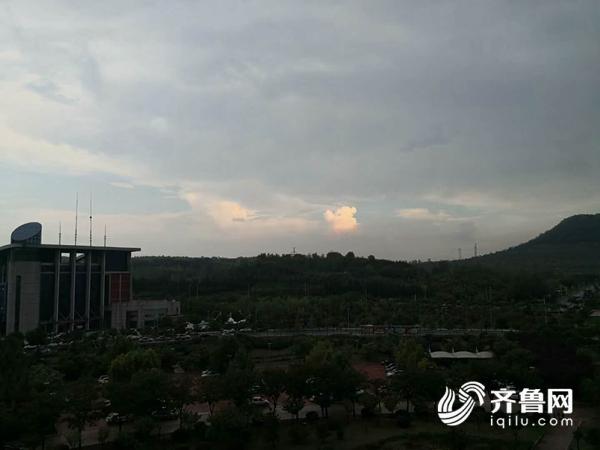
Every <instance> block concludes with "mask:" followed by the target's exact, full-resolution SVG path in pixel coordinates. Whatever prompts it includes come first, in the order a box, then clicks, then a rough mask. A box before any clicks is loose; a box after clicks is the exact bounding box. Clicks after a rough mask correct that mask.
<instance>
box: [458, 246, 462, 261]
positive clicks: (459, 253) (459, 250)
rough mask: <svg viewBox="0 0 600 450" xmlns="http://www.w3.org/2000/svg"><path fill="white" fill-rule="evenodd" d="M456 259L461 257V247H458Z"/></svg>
mask: <svg viewBox="0 0 600 450" xmlns="http://www.w3.org/2000/svg"><path fill="white" fill-rule="evenodd" d="M458 259H462V248H460V247H458Z"/></svg>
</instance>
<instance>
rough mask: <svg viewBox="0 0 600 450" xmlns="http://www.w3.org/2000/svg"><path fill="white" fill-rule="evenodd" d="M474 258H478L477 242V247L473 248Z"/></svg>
mask: <svg viewBox="0 0 600 450" xmlns="http://www.w3.org/2000/svg"><path fill="white" fill-rule="evenodd" d="M473 256H475V257H477V242H475V245H474V246H473Z"/></svg>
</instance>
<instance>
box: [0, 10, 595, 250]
mask: <svg viewBox="0 0 600 450" xmlns="http://www.w3.org/2000/svg"><path fill="white" fill-rule="evenodd" d="M77 193H78V196H79V227H78V231H79V242H82V241H83V243H86V242H89V214H90V213H89V203H90V195H91V196H92V198H93V217H94V219H93V242H94V244H98V245H101V244H102V241H103V234H104V226H105V225H106V227H107V240H108V244H109V245H127V246H129V245H131V246H139V247H141V248H142V254H146V255H187V256H245V255H256V254H259V253H263V252H266V253H290V252H292V251H293V249H294V248H295V249H296V251H297V252H299V253H314V252H316V253H326V252H329V251H339V252H342V253H345V252H348V251H353V252H354V253H355V254H357V255H363V256H367V255H370V254H373V255H375V256H377V257H382V258H389V259H402V260H413V259H421V260H426V259H429V258H431V259H453V258H456V257H457V256H458V248H462V249H463V250H462V252H463V255H464V256H468V255H469V254H471V253H472V251H473V245H474V243H475V242H477V244H478V247H479V251H480V253H487V252H493V251H497V250H500V249H503V248H506V247H508V246H512V245H515V244H518V243H520V242H523V241H526V240H528V239H531V238H533V237H535V236H536V235H537V234H539V233H540V232H542V231H544V230H545V229H547V228H549V227H551V226H553V225H554V224H556V223H557V222H558V221H560V220H561V219H562V218H564V217H567V216H569V215H572V214H579V213H597V212H600V3H599V2H597V1H596V0H590V1H579V0H573V1H568V2H565V1H553V0H543V1H542V0H540V1H527V2H515V1H500V0H493V1H492V0H490V1H488V0H481V1H461V0H457V1H398V0H369V1H362V2H359V1H352V0H347V1H327V0H319V1H310V0H307V1H302V2H298V1H285V0H274V1H266V0H265V1H252V0H245V1H235V0H223V1H215V2H208V1H206V2H204V1H202V2H200V1H188V0H180V1H178V0H174V1H169V2H164V1H129V0H120V1H102V2H91V1H88V2H79V1H74V0H72V1H41V2H39V1H36V2H33V1H31V2H30V1H26V0H18V1H6V0H2V1H0V208H1V209H2V214H1V215H0V236H4V240H0V242H4V241H6V242H8V240H9V236H10V232H11V230H12V229H13V228H15V227H16V226H18V225H19V224H21V223H23V222H28V221H39V222H41V223H42V224H43V227H44V228H43V230H44V231H43V241H44V242H45V243H55V242H57V241H58V230H59V223H60V224H61V225H60V226H61V229H62V242H63V243H72V242H73V239H74V236H73V235H74V229H75V225H74V222H75V199H76V195H77Z"/></svg>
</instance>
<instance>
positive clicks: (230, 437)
mask: <svg viewBox="0 0 600 450" xmlns="http://www.w3.org/2000/svg"><path fill="white" fill-rule="evenodd" d="M210 424H211V427H210V429H209V431H210V437H211V438H212V439H213V440H214V441H216V442H217V443H218V444H219V446H220V447H221V448H224V449H231V450H233V449H241V448H244V447H245V444H246V442H247V439H246V438H247V431H248V430H247V425H246V424H247V421H246V418H245V417H243V416H242V415H241V414H240V413H239V412H238V411H237V410H236V409H234V408H227V409H224V410H223V411H219V412H216V413H214V414H213V415H212V416H211V418H210Z"/></svg>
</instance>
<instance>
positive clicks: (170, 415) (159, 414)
mask: <svg viewBox="0 0 600 450" xmlns="http://www.w3.org/2000/svg"><path fill="white" fill-rule="evenodd" d="M150 415H151V416H152V417H153V418H154V419H157V420H174V419H177V416H178V414H177V410H176V409H169V408H167V407H166V406H163V407H162V408H159V409H157V410H156V411H152V413H151V414H150Z"/></svg>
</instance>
